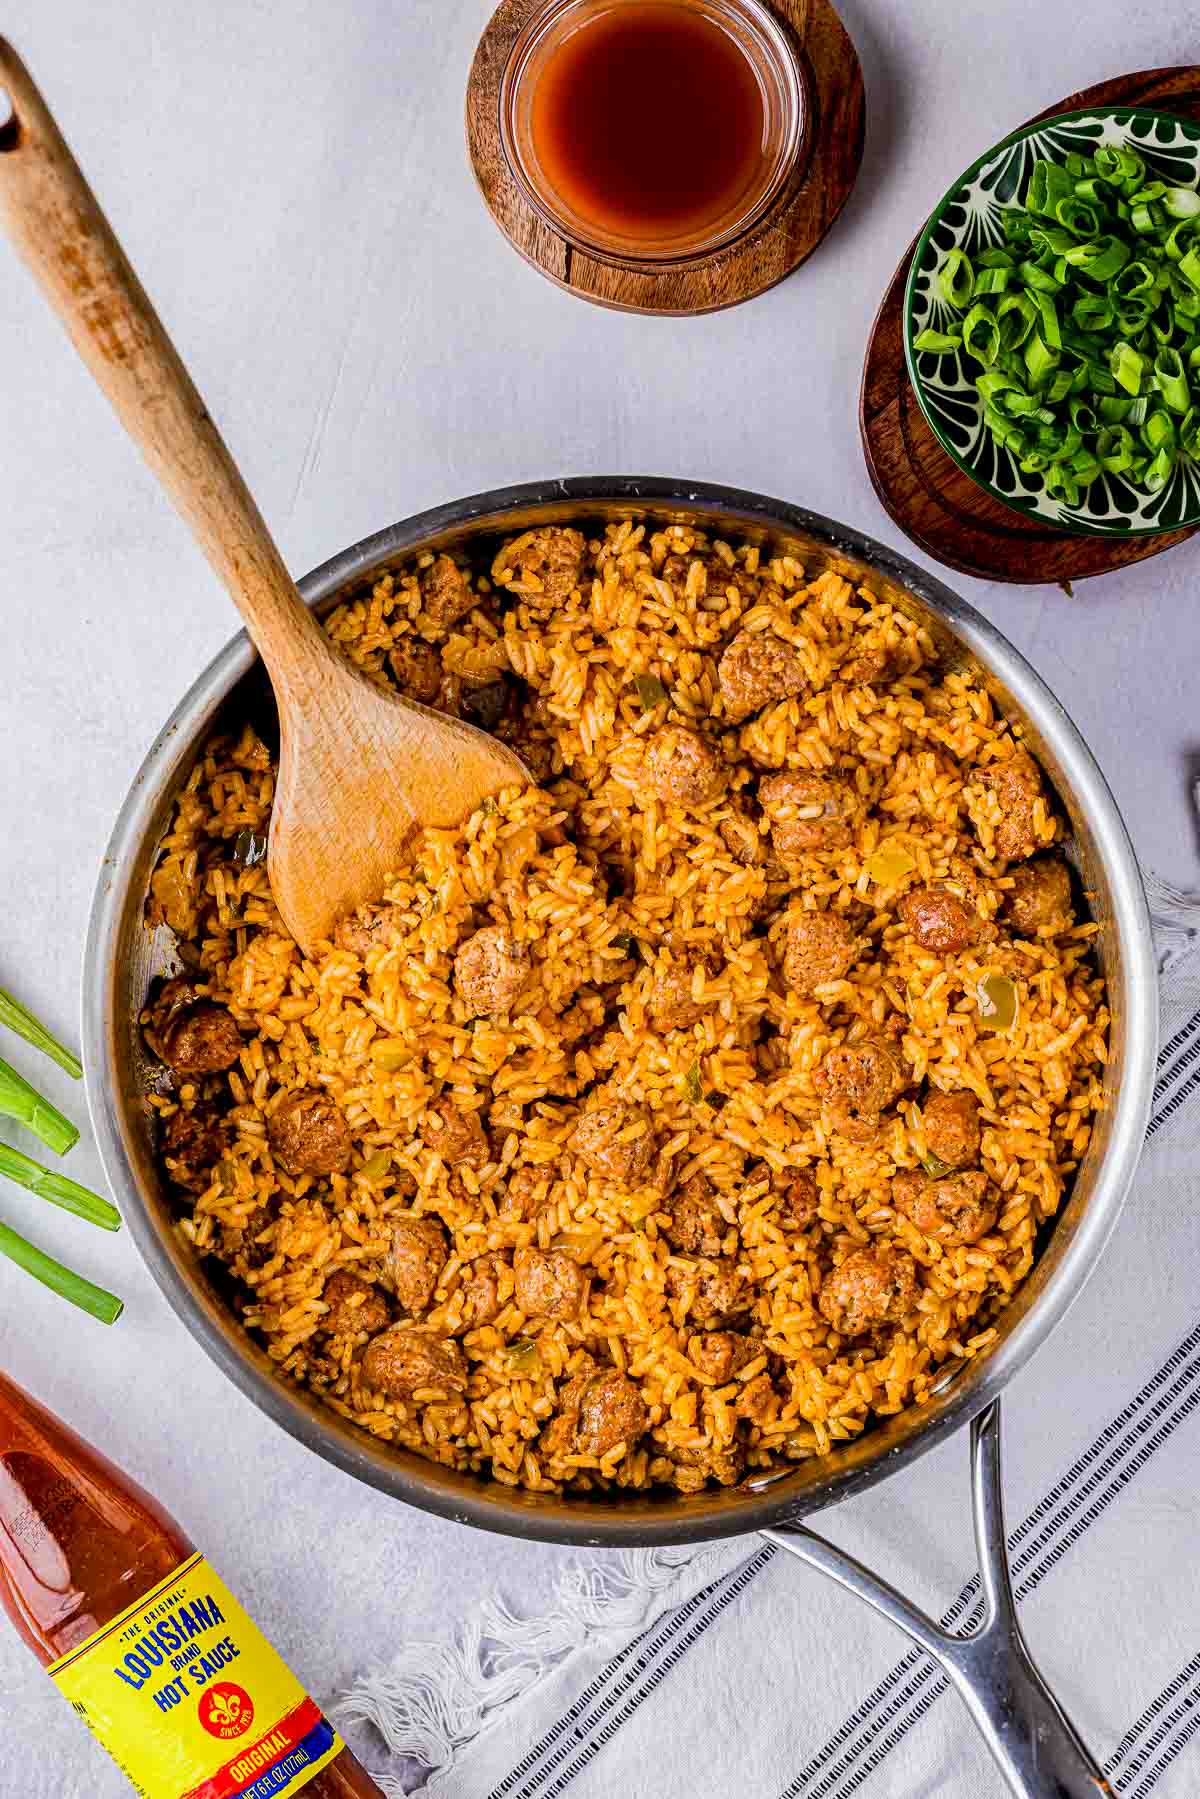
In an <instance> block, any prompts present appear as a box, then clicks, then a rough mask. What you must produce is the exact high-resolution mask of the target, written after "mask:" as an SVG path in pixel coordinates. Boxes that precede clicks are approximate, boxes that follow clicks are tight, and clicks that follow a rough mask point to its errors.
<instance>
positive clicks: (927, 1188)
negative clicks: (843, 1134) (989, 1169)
mask: <svg viewBox="0 0 1200 1799" xmlns="http://www.w3.org/2000/svg"><path fill="white" fill-rule="evenodd" d="M892 1198H893V1201H894V1203H895V1207H896V1210H897V1211H898V1212H902V1213H903V1214H904V1216H905V1217H906V1218H911V1219H912V1222H913V1223H914V1224H915V1225H916V1227H917V1229H918V1230H919V1231H921V1232H923V1233H924V1235H925V1236H926V1237H933V1238H935V1239H936V1241H937V1242H939V1243H945V1244H949V1245H953V1244H960V1243H975V1242H978V1240H979V1238H980V1237H982V1236H984V1235H985V1233H986V1232H988V1231H990V1230H991V1228H992V1226H993V1225H994V1224H995V1222H996V1217H997V1213H998V1211H999V1207H998V1205H997V1203H996V1189H995V1188H994V1187H993V1186H992V1183H991V1181H990V1180H989V1179H988V1177H987V1175H986V1174H984V1173H982V1172H981V1170H979V1169H978V1168H975V1169H972V1170H970V1171H969V1172H964V1173H961V1174H947V1175H943V1176H942V1177H941V1179H939V1180H932V1181H931V1180H929V1179H928V1178H927V1176H925V1175H924V1174H921V1173H920V1172H919V1171H917V1170H914V1171H910V1172H905V1173H904V1174H898V1175H897V1176H896V1177H895V1179H894V1180H893V1182H892Z"/></svg>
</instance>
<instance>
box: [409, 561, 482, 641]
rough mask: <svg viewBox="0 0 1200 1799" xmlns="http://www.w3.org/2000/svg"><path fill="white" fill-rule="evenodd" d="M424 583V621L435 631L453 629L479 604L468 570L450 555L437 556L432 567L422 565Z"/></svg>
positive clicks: (422, 612) (422, 618) (422, 581)
mask: <svg viewBox="0 0 1200 1799" xmlns="http://www.w3.org/2000/svg"><path fill="white" fill-rule="evenodd" d="M420 586H421V622H422V624H423V625H425V626H427V627H428V628H429V629H430V630H431V631H447V630H449V628H450V626H451V625H456V624H457V623H458V621H459V619H460V618H464V617H465V616H466V614H467V613H468V612H470V610H471V608H472V606H474V604H475V595H474V594H473V593H472V591H471V583H470V580H469V578H468V576H467V572H466V570H465V569H461V568H459V566H458V564H457V563H456V562H455V561H454V560H453V559H452V558H451V557H449V556H435V557H434V559H433V562H432V564H431V565H430V567H429V568H426V569H422V571H421V575H420Z"/></svg>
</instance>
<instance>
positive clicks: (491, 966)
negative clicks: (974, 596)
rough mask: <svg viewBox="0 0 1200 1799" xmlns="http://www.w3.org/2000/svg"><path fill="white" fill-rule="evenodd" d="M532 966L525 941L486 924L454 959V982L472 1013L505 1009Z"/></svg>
mask: <svg viewBox="0 0 1200 1799" xmlns="http://www.w3.org/2000/svg"><path fill="white" fill-rule="evenodd" d="M532 966H533V963H532V958H531V957H530V954H529V950H528V949H527V948H526V946H525V944H523V943H518V941H517V939H516V938H515V937H514V936H513V934H512V932H511V931H508V930H506V929H505V928H504V926H503V925H498V924H491V925H485V926H484V928H483V929H482V930H481V931H476V932H475V934H474V936H473V937H468V938H467V940H466V942H465V943H464V944H463V945H462V946H461V948H460V949H459V951H458V954H457V955H456V956H455V958H454V985H455V986H456V987H457V989H458V992H459V994H460V996H461V998H462V1000H463V1003H464V1004H465V1006H466V1008H467V1010H468V1011H469V1012H470V1013H471V1014H472V1015H473V1016H479V1015H480V1014H490V1013H493V1012H507V1011H508V1010H509V1008H510V1007H511V1005H512V1003H513V1001H514V1000H515V999H516V997H517V995H518V994H519V993H520V991H521V989H522V987H524V985H525V983H526V981H527V980H528V979H529V971H530V969H531V967H532Z"/></svg>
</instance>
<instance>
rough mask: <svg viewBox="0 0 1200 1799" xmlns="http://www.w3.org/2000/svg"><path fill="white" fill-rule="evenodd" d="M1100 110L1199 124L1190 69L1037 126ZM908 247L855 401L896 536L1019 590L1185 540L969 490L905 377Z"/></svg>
mask: <svg viewBox="0 0 1200 1799" xmlns="http://www.w3.org/2000/svg"><path fill="white" fill-rule="evenodd" d="M1101 106H1148V107H1153V108H1158V109H1159V110H1161V111H1163V112H1171V113H1177V114H1179V115H1180V116H1181V117H1183V118H1187V119H1196V120H1200V68H1197V67H1189V68H1178V69H1145V70H1143V71H1142V72H1141V73H1140V74H1137V75H1120V76H1117V77H1116V78H1115V79H1114V80H1112V81H1101V82H1099V83H1098V84H1097V85H1096V86H1095V87H1089V88H1084V89H1083V91H1082V92H1081V93H1078V94H1068V96H1067V98H1066V99H1065V100H1060V101H1059V102H1058V104H1057V105H1056V106H1048V107H1047V108H1046V109H1045V111H1044V112H1040V113H1038V115H1037V117H1038V118H1039V119H1048V118H1051V117H1053V115H1054V114H1055V113H1059V112H1073V111H1075V110H1076V109H1082V108H1087V109H1088V110H1091V109H1092V108H1095V107H1101ZM1030 123H1031V124H1032V123H1034V121H1033V120H1031V121H1030ZM915 248H916V240H915V239H914V241H913V243H912V244H911V245H910V246H909V249H908V252H907V254H906V256H905V258H904V260H903V262H902V263H901V264H900V267H899V268H898V269H897V270H896V273H895V274H894V275H893V277H892V281H891V285H890V286H889V288H888V290H887V293H886V294H885V295H884V297H883V305H882V306H881V307H880V308H879V313H878V315H877V317H876V320H875V324H874V327H873V328H872V332H871V340H870V343H869V344H868V346H867V359H866V362H865V364H864V365H863V378H862V393H861V396H860V400H859V424H860V427H861V430H862V442H863V454H864V455H865V457H866V462H867V470H868V472H869V474H870V476H871V481H872V483H873V484H874V488H875V492H876V493H877V494H878V495H879V498H880V500H881V501H882V503H883V505H884V506H885V507H886V508H887V510H888V512H889V513H890V514H891V516H892V518H894V519H895V521H896V523H897V524H898V525H899V527H900V529H901V530H902V531H903V532H904V533H905V535H906V536H907V537H910V538H911V539H912V540H913V542H914V543H915V544H918V545H919V546H920V547H921V549H923V550H925V551H927V552H928V553H929V555H931V556H933V557H935V558H936V559H937V561H939V562H944V563H945V564H946V565H947V566H948V567H950V568H957V569H961V570H962V571H963V573H964V574H967V575H978V576H980V577H981V578H982V579H984V580H987V581H1018V582H1020V583H1021V584H1022V585H1023V586H1035V585H1037V584H1039V583H1041V582H1047V583H1049V582H1055V581H1057V582H1063V581H1081V580H1084V579H1086V577H1087V576H1089V575H1104V574H1108V573H1109V571H1110V570H1112V569H1118V568H1125V567H1126V566H1127V565H1128V564H1130V563H1133V562H1142V561H1144V559H1145V558H1146V557H1147V556H1158V555H1160V554H1161V553H1162V551H1163V550H1169V549H1172V548H1173V547H1174V546H1175V545H1176V544H1177V543H1183V542H1184V541H1185V540H1186V539H1187V538H1189V537H1191V536H1192V535H1193V534H1194V529H1193V530H1189V531H1164V532H1163V533H1162V534H1161V536H1155V537H1100V536H1095V535H1092V536H1087V537H1075V536H1072V535H1070V534H1069V533H1067V532H1063V531H1055V530H1053V529H1052V528H1051V527H1049V526H1047V525H1045V524H1039V523H1038V521H1037V520H1036V519H1031V518H1027V517H1026V516H1025V514H1024V513H1021V512H1014V511H1012V510H1011V509H1010V508H1009V507H1007V506H1005V505H1003V504H1002V503H1001V501H999V500H995V499H993V498H992V496H991V495H990V494H987V493H984V491H983V489H982V488H980V487H977V486H976V485H975V483H974V481H972V479H971V477H970V476H969V475H968V474H966V473H964V471H963V470H962V469H960V468H959V466H958V464H957V463H956V462H955V461H954V460H953V458H952V457H950V456H948V455H947V454H946V452H945V450H943V449H942V447H941V445H940V444H939V443H938V441H937V439H936V437H935V436H934V435H933V432H932V431H931V430H930V428H929V426H928V425H927V424H926V422H925V417H924V414H923V413H922V411H921V408H920V406H919V405H918V403H917V396H916V394H915V393H914V392H913V388H912V383H911V382H910V380H909V378H908V370H907V368H906V366H905V362H904V329H903V318H904V286H905V282H906V281H907V279H908V268H909V263H910V262H911V261H912V256H913V251H914V250H915Z"/></svg>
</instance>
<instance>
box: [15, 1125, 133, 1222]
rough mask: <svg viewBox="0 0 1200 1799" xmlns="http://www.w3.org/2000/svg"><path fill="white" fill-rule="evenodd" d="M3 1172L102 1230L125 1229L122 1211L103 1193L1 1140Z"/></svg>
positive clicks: (41, 1197) (55, 1204) (21, 1184)
mask: <svg viewBox="0 0 1200 1799" xmlns="http://www.w3.org/2000/svg"><path fill="white" fill-rule="evenodd" d="M0 1174H2V1175H5V1176H6V1177H7V1178H8V1179H9V1180H10V1181H16V1182H17V1184H18V1185H19V1186H21V1187H28V1189H29V1191H30V1192H31V1193H36V1194H37V1196H38V1198H39V1199H48V1200H49V1201H50V1203H51V1205H54V1206H61V1207H62V1209H63V1211H64V1212H73V1213H74V1214H75V1216H76V1217H77V1218H84V1219H86V1220H87V1222H88V1223H89V1224H95V1225H98V1226H99V1228H100V1229H101V1230H102V1231H119V1230H120V1228H121V1214H120V1213H119V1212H118V1211H117V1208H116V1206H114V1205H110V1204H109V1202H108V1200H106V1199H102V1198H101V1196H100V1194H99V1193H93V1192H92V1190H91V1188H90V1187H81V1186H80V1185H79V1182H78V1181H71V1180H68V1179H67V1177H66V1175H65V1174H55V1173H54V1172H53V1170H52V1169H49V1168H43V1167H42V1165H41V1163H40V1162H35V1161H34V1159H33V1157H32V1156H24V1155H22V1154H21V1151H20V1150H19V1149H13V1148H12V1147H11V1146H10V1145H9V1144H7V1143H0Z"/></svg>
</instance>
